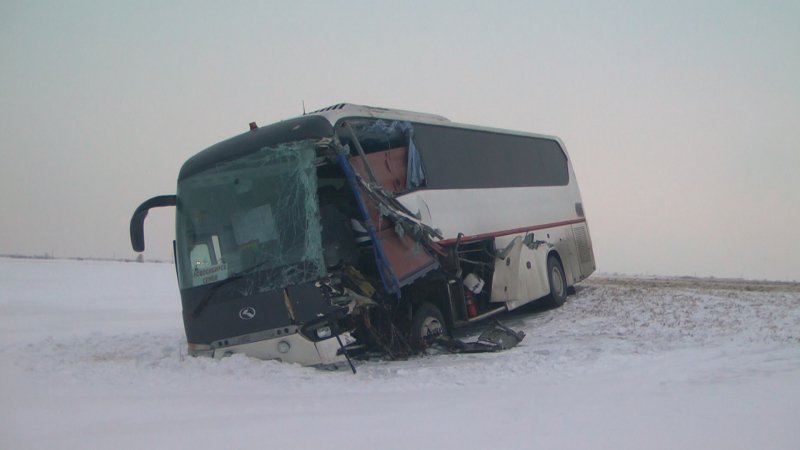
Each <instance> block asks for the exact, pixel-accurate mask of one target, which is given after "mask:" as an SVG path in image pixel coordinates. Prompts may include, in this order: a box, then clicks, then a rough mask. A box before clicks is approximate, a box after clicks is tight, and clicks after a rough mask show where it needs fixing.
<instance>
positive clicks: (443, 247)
mask: <svg viewBox="0 0 800 450" xmlns="http://www.w3.org/2000/svg"><path fill="white" fill-rule="evenodd" d="M158 206H176V235H175V242H174V253H175V262H176V266H177V267H176V269H177V275H178V283H179V286H180V292H181V300H182V303H183V319H184V325H185V330H186V337H187V341H188V348H189V353H190V354H192V355H195V356H198V355H208V356H212V357H221V356H224V355H228V354H232V353H245V354H247V355H250V356H253V357H257V358H264V359H280V360H283V361H288V362H296V363H300V364H304V365H313V366H328V365H337V364H341V363H342V362H343V361H345V358H346V357H347V356H348V355H349V354H354V353H356V352H358V351H367V352H375V351H377V352H383V353H385V354H389V355H391V356H398V355H405V354H409V353H410V352H414V351H418V350H419V349H422V348H425V347H426V345H428V344H429V343H430V342H431V339H434V338H436V336H437V335H441V334H448V333H450V332H451V330H453V329H455V328H458V327H462V326H464V325H467V324H470V323H473V322H476V321H479V320H482V319H485V318H488V317H491V316H493V315H495V314H498V313H500V312H504V311H510V310H513V309H515V308H518V307H520V306H522V305H524V304H526V303H529V302H532V301H534V300H540V299H541V300H542V301H544V302H547V303H548V304H549V305H550V306H553V307H557V306H560V305H561V304H563V303H564V301H565V299H566V296H567V292H568V290H569V289H570V288H571V287H572V286H573V285H574V284H575V283H577V282H579V281H580V280H583V279H584V278H586V277H588V276H589V275H590V274H591V273H592V272H593V271H594V270H595V261H594V255H593V252H592V243H591V239H590V237H589V230H588V225H587V221H586V217H585V215H584V209H583V205H582V202H581V196H580V192H579V190H578V184H577V181H576V179H575V174H574V172H573V169H572V164H571V162H570V159H569V157H568V155H567V152H566V150H565V149H564V146H563V144H562V143H561V141H560V140H559V139H558V138H555V137H551V136H543V135H537V134H530V133H522V132H515V131H507V130H499V129H492V128H484V127H476V126H470V125H462V124H456V123H452V122H450V121H449V120H447V119H445V118H443V117H441V116H436V115H431V114H422V113H415V112H409V111H400V110H392V109H384V108H374V107H367V106H358V105H351V104H338V105H334V106H331V107H328V108H324V109H321V110H319V111H315V112H312V113H309V114H304V115H303V116H300V117H296V118H293V119H289V120H285V121H282V122H278V123H275V124H272V125H269V126H265V127H258V126H256V124H255V123H252V124H251V125H250V130H249V131H247V132H245V133H243V134H241V135H238V136H236V137H233V138H231V139H228V140H226V141H223V142H220V143H218V144H216V145H213V146H211V147H209V148H208V149H206V150H204V151H202V152H200V153H198V154H197V155H195V156H193V157H192V158H190V159H189V160H188V161H186V163H184V165H183V167H182V168H181V171H180V174H179V176H178V183H177V194H176V195H164V196H159V197H154V198H152V199H150V200H148V201H146V202H144V203H143V204H142V205H141V206H139V208H138V209H137V210H136V212H135V213H134V215H133V218H132V219H131V229H130V231H131V242H132V245H133V248H134V250H136V251H139V252H141V251H143V250H144V233H143V226H144V218H145V216H146V215H147V211H148V210H149V209H150V208H153V207H158Z"/></svg>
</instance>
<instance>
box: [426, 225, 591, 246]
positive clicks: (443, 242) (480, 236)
mask: <svg viewBox="0 0 800 450" xmlns="http://www.w3.org/2000/svg"><path fill="white" fill-rule="evenodd" d="M585 222H586V219H584V218H581V219H574V220H565V221H563V222H554V223H545V224H542V225H531V226H529V227H521V228H513V229H511V230H502V231H495V232H492V233H483V234H473V235H471V236H461V242H462V243H464V242H473V241H480V240H482V239H487V238H494V237H500V236H508V235H510V234H519V233H525V232H528V231H536V230H543V229H545V228H555V227H562V226H564V225H574V224H576V223H585ZM457 240H458V238H455V239H443V240H441V241H437V242H436V243H437V244H439V245H451V244H455V243H456V241H457Z"/></svg>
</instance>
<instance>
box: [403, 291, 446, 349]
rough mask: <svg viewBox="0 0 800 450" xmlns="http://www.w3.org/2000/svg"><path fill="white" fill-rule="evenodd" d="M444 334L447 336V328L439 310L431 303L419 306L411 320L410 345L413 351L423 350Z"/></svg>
mask: <svg viewBox="0 0 800 450" xmlns="http://www.w3.org/2000/svg"><path fill="white" fill-rule="evenodd" d="M445 334H447V326H446V325H445V322H444V316H442V312H441V311H439V308H437V307H436V306H434V305H433V304H431V303H423V304H421V305H419V307H418V308H417V310H416V312H414V316H413V317H412V319H411V336H410V337H411V339H410V341H411V342H410V343H411V346H412V347H413V348H414V350H417V351H421V350H425V349H426V348H428V347H430V346H431V345H432V344H433V343H434V341H436V339H437V338H438V337H439V336H442V335H445Z"/></svg>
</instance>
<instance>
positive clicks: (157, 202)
mask: <svg viewBox="0 0 800 450" xmlns="http://www.w3.org/2000/svg"><path fill="white" fill-rule="evenodd" d="M176 204H177V196H175V195H159V196H157V197H153V198H151V199H149V200H146V201H145V202H144V203H142V204H141V205H139V207H138V208H136V211H134V212H133V217H131V246H132V247H133V250H134V251H136V252H139V253H141V252H143V251H144V219H145V217H147V213H148V212H149V211H150V209H151V208H159V207H162V206H175V205H176Z"/></svg>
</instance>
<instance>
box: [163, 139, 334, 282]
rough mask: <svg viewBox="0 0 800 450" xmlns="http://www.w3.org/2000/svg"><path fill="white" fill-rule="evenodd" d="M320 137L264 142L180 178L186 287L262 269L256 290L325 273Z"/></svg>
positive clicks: (180, 246) (179, 251)
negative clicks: (317, 157) (318, 153)
mask: <svg viewBox="0 0 800 450" xmlns="http://www.w3.org/2000/svg"><path fill="white" fill-rule="evenodd" d="M314 158H315V141H313V140H307V141H298V142H290V143H283V144H279V145H276V146H272V147H264V148H262V149H260V150H257V151H255V152H253V153H250V154H248V155H246V156H243V157H240V158H237V159H234V160H231V161H226V162H222V163H218V164H215V165H214V166H213V167H212V168H209V169H207V170H204V171H202V172H200V173H198V174H196V175H193V176H191V177H188V178H186V179H183V180H180V181H179V182H178V204H177V219H176V263H177V265H178V279H179V282H180V286H181V289H186V288H191V287H195V286H200V285H204V284H209V283H214V282H218V281H222V280H225V279H228V278H233V277H239V276H242V275H248V274H250V273H258V274H259V276H258V277H257V279H258V286H257V290H258V291H261V292H264V291H270V290H273V289H280V288H283V287H286V286H289V285H293V284H299V283H303V282H306V281H310V280H314V279H317V278H320V277H323V276H325V264H324V262H323V257H322V242H321V226H320V222H319V207H318V201H317V175H316V169H315V165H314Z"/></svg>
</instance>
